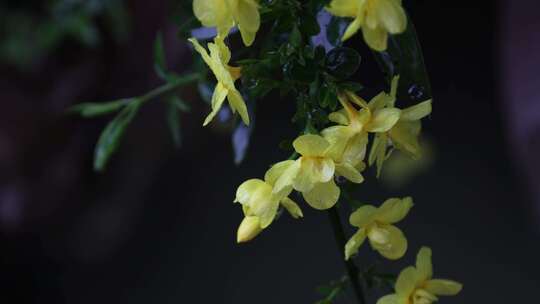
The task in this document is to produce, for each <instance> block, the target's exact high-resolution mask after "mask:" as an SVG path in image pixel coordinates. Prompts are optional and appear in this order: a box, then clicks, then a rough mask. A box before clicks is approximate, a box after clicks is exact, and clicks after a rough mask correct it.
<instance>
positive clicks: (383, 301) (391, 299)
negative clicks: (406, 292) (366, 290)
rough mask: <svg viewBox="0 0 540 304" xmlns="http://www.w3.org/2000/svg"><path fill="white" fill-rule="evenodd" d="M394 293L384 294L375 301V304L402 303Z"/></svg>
mask: <svg viewBox="0 0 540 304" xmlns="http://www.w3.org/2000/svg"><path fill="white" fill-rule="evenodd" d="M402 303H403V302H400V301H399V298H398V296H397V295H395V294H390V295H386V296H384V297H382V298H380V299H379V300H378V301H377V304H402Z"/></svg>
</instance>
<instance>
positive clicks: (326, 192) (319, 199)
mask: <svg viewBox="0 0 540 304" xmlns="http://www.w3.org/2000/svg"><path fill="white" fill-rule="evenodd" d="M339 194H340V189H339V187H338V186H336V183H335V182H334V180H333V179H331V180H330V181H329V182H326V183H318V184H315V185H314V187H313V188H312V189H311V190H310V191H308V192H303V193H302V195H303V196H304V199H305V200H306V202H307V203H308V204H309V205H310V206H311V207H313V208H315V209H317V210H325V209H329V208H332V207H333V206H334V205H335V204H336V203H337V201H338V199H339Z"/></svg>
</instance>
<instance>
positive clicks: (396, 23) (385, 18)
mask: <svg viewBox="0 0 540 304" xmlns="http://www.w3.org/2000/svg"><path fill="white" fill-rule="evenodd" d="M377 3H378V5H377V8H376V12H375V13H376V14H377V17H378V19H379V22H380V23H382V25H383V26H384V28H385V29H386V31H388V32H389V33H392V34H397V33H402V32H403V31H405V28H406V27H407V15H406V14H405V11H404V10H403V7H401V5H400V4H399V3H398V2H397V1H395V0H378V1H377Z"/></svg>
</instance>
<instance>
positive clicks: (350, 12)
mask: <svg viewBox="0 0 540 304" xmlns="http://www.w3.org/2000/svg"><path fill="white" fill-rule="evenodd" d="M326 10H327V11H328V12H330V14H332V15H334V16H338V17H351V18H352V17H356V15H357V14H358V0H332V2H330V5H329V6H327V7H326Z"/></svg>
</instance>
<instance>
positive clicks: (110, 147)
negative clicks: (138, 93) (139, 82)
mask: <svg viewBox="0 0 540 304" xmlns="http://www.w3.org/2000/svg"><path fill="white" fill-rule="evenodd" d="M139 106H140V103H139V102H138V101H133V102H131V103H130V104H129V105H128V106H126V107H125V108H124V109H123V110H122V111H121V112H120V113H118V115H117V116H116V117H115V118H114V119H113V120H112V121H110V122H109V124H108V125H107V126H106V127H105V129H104V130H103V132H101V135H100V136H99V139H98V142H97V144H96V148H95V150H94V170H96V171H98V172H101V171H103V170H104V169H105V167H106V165H107V162H108V161H109V159H110V157H111V156H112V155H113V153H114V152H115V151H116V149H117V148H118V145H119V143H120V139H121V138H122V135H123V134H124V132H125V130H126V128H127V126H128V125H129V123H130V122H131V121H132V120H133V118H134V117H135V115H136V114H137V111H138V110H139Z"/></svg>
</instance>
